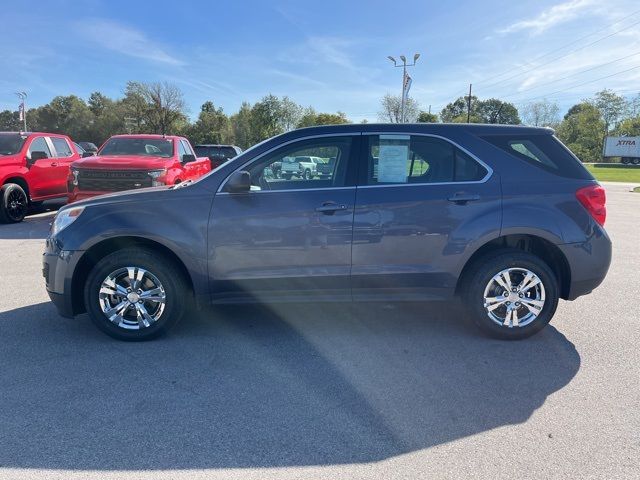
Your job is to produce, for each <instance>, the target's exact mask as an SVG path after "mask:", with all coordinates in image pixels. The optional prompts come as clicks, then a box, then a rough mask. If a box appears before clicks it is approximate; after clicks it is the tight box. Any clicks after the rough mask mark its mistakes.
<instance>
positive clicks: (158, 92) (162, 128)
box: [140, 82, 186, 135]
mask: <svg viewBox="0 0 640 480" xmlns="http://www.w3.org/2000/svg"><path fill="white" fill-rule="evenodd" d="M141 85H142V87H143V88H142V90H141V91H140V93H141V94H142V96H143V98H144V99H145V100H146V102H147V112H146V123H147V125H148V126H149V127H150V128H151V129H152V130H153V131H154V132H155V133H160V134H162V135H164V134H168V133H173V131H174V130H175V129H176V127H177V124H178V123H180V121H181V120H185V119H186V115H185V103H184V96H183V95H182V91H181V90H180V89H179V88H178V87H177V86H176V85H174V84H171V83H168V82H154V83H143V84H141Z"/></svg>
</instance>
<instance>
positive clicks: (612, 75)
mask: <svg viewBox="0 0 640 480" xmlns="http://www.w3.org/2000/svg"><path fill="white" fill-rule="evenodd" d="M638 68H640V65H636V66H635V67H631V68H628V69H626V70H622V71H620V72H616V73H612V74H611V75H605V76H604V77H599V78H595V79H593V80H589V81H587V82H583V83H578V84H576V85H571V86H570V87H567V88H564V89H562V90H557V91H555V92H552V93H547V94H545V95H538V96H537V97H531V98H527V99H525V100H520V101H517V100H516V101H517V102H518V103H519V104H523V103H525V102H530V101H532V100H536V99H538V98H545V97H550V96H552V95H555V94H557V93H563V92H566V91H568V90H571V89H573V88H576V87H581V86H583V85H588V84H590V83H594V82H597V81H599V80H604V79H606V78H611V77H615V76H617V75H622V74H623V73H627V72H630V71H632V70H636V69H638Z"/></svg>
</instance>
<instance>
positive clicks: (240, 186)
mask: <svg viewBox="0 0 640 480" xmlns="http://www.w3.org/2000/svg"><path fill="white" fill-rule="evenodd" d="M225 190H226V191H227V192H229V193H244V192H248V191H249V190H251V174H250V173H249V172H247V171H246V170H240V171H239V172H233V173H232V174H231V176H230V177H229V180H227V185H226V188H225Z"/></svg>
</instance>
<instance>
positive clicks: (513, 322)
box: [463, 249, 559, 340]
mask: <svg viewBox="0 0 640 480" xmlns="http://www.w3.org/2000/svg"><path fill="white" fill-rule="evenodd" d="M465 280H466V281H465V284H464V285H465V286H464V288H463V299H464V303H465V306H466V307H467V308H468V310H469V312H470V314H471V316H472V318H473V320H474V322H475V323H476V325H477V326H478V327H479V328H480V329H481V330H482V331H483V332H485V333H487V334H488V335H490V336H492V337H495V338H500V339H505V340H518V339H522V338H527V337H530V336H531V335H534V334H535V333H537V332H539V331H540V330H542V329H543V328H544V327H545V326H546V325H547V324H548V323H549V322H550V321H551V318H552V317H553V314H554V313H555V311H556V307H557V306H558V297H559V287H558V281H557V279H556V276H555V274H554V273H553V271H552V270H551V269H550V268H549V267H548V266H547V264H546V263H544V262H543V261H542V260H541V259H540V258H538V257H536V256H535V255H532V254H529V253H526V252H522V251H520V250H515V249H513V250H511V249H505V250H501V251H498V252H495V253H493V254H490V255H488V256H486V257H484V258H483V259H481V260H480V261H479V262H477V263H476V264H475V265H474V266H473V267H472V270H471V271H470V272H469V274H468V276H467V277H466V279H465Z"/></svg>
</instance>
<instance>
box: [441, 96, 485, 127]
mask: <svg viewBox="0 0 640 480" xmlns="http://www.w3.org/2000/svg"><path fill="white" fill-rule="evenodd" d="M468 98H469V97H458V98H456V99H455V100H454V101H453V102H451V103H449V104H447V106H446V107H444V108H443V109H442V111H441V112H440V119H441V120H442V121H443V122H445V123H452V122H456V123H461V122H466V121H467V99H468ZM477 102H478V97H476V96H475V95H472V96H471V110H472V112H473V106H474V105H475V104H476V103H477Z"/></svg>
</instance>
